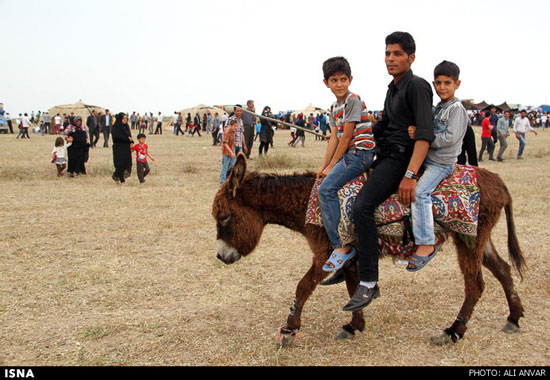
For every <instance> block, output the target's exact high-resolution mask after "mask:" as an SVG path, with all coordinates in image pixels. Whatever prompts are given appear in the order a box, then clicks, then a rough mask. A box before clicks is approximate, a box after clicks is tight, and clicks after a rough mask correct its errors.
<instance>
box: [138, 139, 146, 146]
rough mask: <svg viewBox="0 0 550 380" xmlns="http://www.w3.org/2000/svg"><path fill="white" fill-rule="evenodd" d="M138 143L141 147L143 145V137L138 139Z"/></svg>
mask: <svg viewBox="0 0 550 380" xmlns="http://www.w3.org/2000/svg"><path fill="white" fill-rule="evenodd" d="M138 141H139V143H140V144H141V145H143V144H145V137H140V138H139V139H138Z"/></svg>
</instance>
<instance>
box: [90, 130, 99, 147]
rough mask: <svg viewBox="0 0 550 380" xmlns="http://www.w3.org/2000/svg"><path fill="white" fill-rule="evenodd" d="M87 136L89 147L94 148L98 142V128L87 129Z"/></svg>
mask: <svg viewBox="0 0 550 380" xmlns="http://www.w3.org/2000/svg"><path fill="white" fill-rule="evenodd" d="M88 131H89V133H88V136H89V137H90V147H92V148H94V147H95V144H97V140H99V129H98V128H88Z"/></svg>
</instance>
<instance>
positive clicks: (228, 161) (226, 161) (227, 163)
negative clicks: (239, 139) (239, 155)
mask: <svg viewBox="0 0 550 380" xmlns="http://www.w3.org/2000/svg"><path fill="white" fill-rule="evenodd" d="M233 165H235V157H229V156H226V155H225V154H224V155H223V156H222V172H221V174H220V185H222V184H223V183H224V182H225V180H226V179H227V175H228V174H229V172H230V171H231V169H233Z"/></svg>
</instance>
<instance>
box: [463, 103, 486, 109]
mask: <svg viewBox="0 0 550 380" xmlns="http://www.w3.org/2000/svg"><path fill="white" fill-rule="evenodd" d="M462 105H463V106H464V108H466V109H467V110H469V111H481V110H483V109H485V108H487V107H489V104H487V103H485V101H483V102H481V103H472V102H465V101H462Z"/></svg>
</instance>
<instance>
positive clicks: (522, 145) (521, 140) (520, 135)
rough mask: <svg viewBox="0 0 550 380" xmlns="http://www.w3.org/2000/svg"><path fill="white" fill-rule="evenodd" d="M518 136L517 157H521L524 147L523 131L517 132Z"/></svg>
mask: <svg viewBox="0 0 550 380" xmlns="http://www.w3.org/2000/svg"><path fill="white" fill-rule="evenodd" d="M518 138H519V150H518V157H521V155H522V154H523V149H525V144H526V141H525V133H518Z"/></svg>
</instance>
